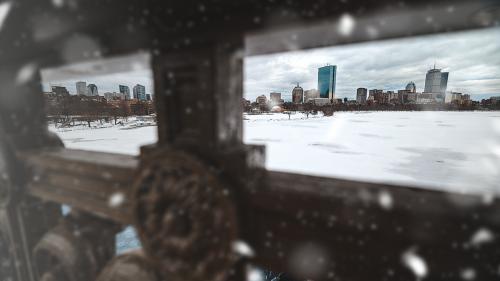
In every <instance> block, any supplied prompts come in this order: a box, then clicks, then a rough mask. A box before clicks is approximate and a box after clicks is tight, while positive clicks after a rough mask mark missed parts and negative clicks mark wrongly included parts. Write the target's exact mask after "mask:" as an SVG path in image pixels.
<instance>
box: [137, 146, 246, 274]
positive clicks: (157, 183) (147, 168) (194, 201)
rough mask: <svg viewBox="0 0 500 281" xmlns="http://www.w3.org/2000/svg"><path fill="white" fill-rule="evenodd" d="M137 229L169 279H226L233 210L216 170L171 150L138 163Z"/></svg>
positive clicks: (231, 259)
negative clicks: (139, 165) (140, 167)
mask: <svg viewBox="0 0 500 281" xmlns="http://www.w3.org/2000/svg"><path fill="white" fill-rule="evenodd" d="M142 165H143V167H142V169H140V174H139V175H138V177H137V179H136V181H135V184H134V188H135V196H134V198H136V199H135V200H136V202H135V206H134V207H135V209H134V215H135V224H136V228H137V230H138V233H139V237H140V240H141V242H142V245H143V247H144V250H145V252H146V254H147V255H148V256H149V257H150V258H151V259H152V260H153V262H154V263H155V264H156V265H157V266H158V267H159V271H160V272H162V274H164V275H165V278H168V280H174V281H177V280H179V281H180V280H182V281H184V280H206V281H208V280H211V281H212V280H213V281H218V280H224V279H225V277H227V275H228V274H229V272H230V271H231V270H230V269H231V266H232V264H233V262H234V260H235V255H234V254H233V253H232V251H231V243H232V242H233V241H234V240H236V236H237V227H236V216H235V209H234V206H233V205H232V202H231V199H230V197H229V196H230V194H229V191H228V190H227V189H225V188H224V186H223V184H222V183H221V181H220V180H219V179H218V178H217V176H216V175H215V173H214V171H213V170H211V169H210V168H209V167H208V166H206V165H204V164H203V163H202V162H201V161H199V160H197V159H196V158H195V157H193V156H191V155H188V154H186V153H184V152H180V151H174V150H171V149H167V150H163V151H161V152H156V153H155V154H154V155H151V156H150V157H147V159H145V161H143V163H142Z"/></svg>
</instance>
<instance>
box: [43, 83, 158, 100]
mask: <svg viewBox="0 0 500 281" xmlns="http://www.w3.org/2000/svg"><path fill="white" fill-rule="evenodd" d="M75 87H76V95H77V96H82V97H93V98H94V99H97V100H98V99H102V98H104V99H105V100H106V101H116V100H126V101H128V100H139V101H151V100H152V97H151V94H146V87H145V86H144V85H141V84H136V85H135V86H134V87H133V98H132V99H131V96H130V88H129V86H126V85H118V92H105V93H103V95H102V96H101V95H99V89H98V88H97V85H96V84H88V85H87V82H85V81H78V82H76V83H75ZM46 94H48V95H51V94H52V96H53V95H54V94H55V95H70V93H69V91H68V89H67V88H66V87H62V86H51V92H47V93H46Z"/></svg>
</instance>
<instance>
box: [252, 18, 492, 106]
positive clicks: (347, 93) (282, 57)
mask: <svg viewBox="0 0 500 281" xmlns="http://www.w3.org/2000/svg"><path fill="white" fill-rule="evenodd" d="M499 38H500V28H498V27H497V28H490V29H484V30H478V31H468V32H460V33H449V34H443V35H432V36H420V37H413V38H409V39H398V40H386V41H379V42H370V43H362V44H354V45H345V46H339V47H329V48H321V49H312V50H307V51H296V52H288V53H281V54H273V55H265V56H255V57H250V58H246V61H245V97H246V98H247V99H251V100H254V99H255V98H256V97H257V96H259V95H262V94H264V95H266V96H269V93H270V92H273V91H277V92H281V93H282V98H283V99H285V100H291V91H292V89H293V87H294V84H295V83H296V82H299V83H300V84H301V86H302V87H303V88H304V90H308V89H316V88H317V79H318V78H317V77H318V74H317V68H318V67H321V66H324V65H326V64H332V65H337V93H336V96H337V97H340V98H343V97H348V98H353V97H354V96H355V92H356V89H357V88H359V87H364V88H368V89H374V88H377V89H384V90H398V89H404V88H405V86H406V84H407V83H408V82H409V81H414V82H415V84H416V86H417V91H419V92H421V91H423V88H424V81H425V74H426V72H427V70H428V69H429V68H431V67H432V66H433V64H434V62H435V63H436V68H441V69H443V71H449V72H450V75H449V78H448V90H453V91H461V92H463V93H469V94H471V95H472V96H473V98H475V99H481V98H484V97H485V96H488V95H491V94H497V95H500V39H499Z"/></svg>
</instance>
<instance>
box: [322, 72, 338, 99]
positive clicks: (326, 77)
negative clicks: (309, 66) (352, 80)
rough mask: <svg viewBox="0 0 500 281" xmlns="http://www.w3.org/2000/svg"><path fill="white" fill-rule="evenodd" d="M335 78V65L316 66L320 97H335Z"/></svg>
mask: <svg viewBox="0 0 500 281" xmlns="http://www.w3.org/2000/svg"><path fill="white" fill-rule="evenodd" d="M336 80H337V66H336V65H327V66H323V67H320V68H318V91H319V96H320V98H328V99H329V100H333V99H335V84H336Z"/></svg>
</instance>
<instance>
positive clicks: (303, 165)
mask: <svg viewBox="0 0 500 281" xmlns="http://www.w3.org/2000/svg"><path fill="white" fill-rule="evenodd" d="M51 130H53V131H55V132H56V133H57V134H58V135H59V136H60V137H61V138H62V140H63V141H64V143H65V145H66V147H68V148H75V149H87V150H96V151H105V152H115V153H125V154H132V155H137V154H138V153H139V147H140V146H141V145H144V144H149V143H153V142H154V141H155V140H156V138H157V133H156V127H142V128H137V129H131V130H121V129H120V127H119V126H110V127H108V128H94V129H89V128H86V127H85V126H82V127H78V128H73V129H71V128H65V129H55V128H53V127H51ZM244 141H245V143H250V144H263V145H266V147H267V148H266V155H267V156H266V167H267V168H268V169H270V170H278V171H286V172H295V173H302V174H310V175H318V176H329V177H339V178H347V179H356V180H363V181H375V182H390V183H403V184H404V183H406V184H410V185H414V186H423V187H430V188H438V189H446V190H453V191H456V192H474V193H495V194H500V185H499V183H498V176H500V112H432V111H427V112H337V113H335V115H334V116H333V117H323V116H320V115H316V116H313V115H309V118H306V116H305V115H304V114H300V113H297V114H292V115H291V116H290V120H289V116H288V115H287V114H281V113H277V114H265V115H244Z"/></svg>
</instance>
